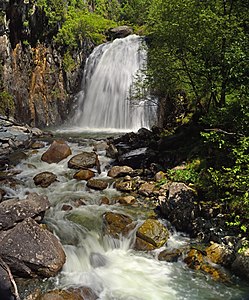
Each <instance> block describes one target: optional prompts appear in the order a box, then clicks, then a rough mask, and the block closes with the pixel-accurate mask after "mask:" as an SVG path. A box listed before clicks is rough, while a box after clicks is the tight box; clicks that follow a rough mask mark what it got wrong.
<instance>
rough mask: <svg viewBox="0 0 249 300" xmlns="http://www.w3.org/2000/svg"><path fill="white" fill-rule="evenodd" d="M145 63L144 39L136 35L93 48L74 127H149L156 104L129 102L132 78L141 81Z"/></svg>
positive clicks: (145, 101) (87, 63)
mask: <svg viewBox="0 0 249 300" xmlns="http://www.w3.org/2000/svg"><path fill="white" fill-rule="evenodd" d="M146 60H147V51H146V46H145V43H144V40H143V38H141V37H139V36H137V35H130V36H128V37H126V38H123V39H116V40H114V41H113V42H110V43H106V44H102V45H100V46H98V47H96V48H95V49H94V51H93V52H92V54H91V55H90V56H89V58H88V60H87V62H86V66H85V70H84V78H83V83H82V91H81V92H80V93H79V96H78V109H77V112H76V114H75V117H74V124H75V126H77V127H80V128H81V129H83V130H88V129H90V130H97V131H103V130H104V131H118V130H120V131H130V130H133V131H137V130H138V129H139V128H141V127H146V128H149V127H150V126H151V122H152V120H153V119H155V114H156V105H151V101H148V100H145V99H144V100H139V101H133V103H131V100H130V95H131V94H132V93H133V91H132V86H133V84H134V80H135V77H138V76H140V80H142V79H141V78H142V75H141V70H142V69H144V68H145V67H146ZM139 73H140V74H139ZM134 102H136V103H134Z"/></svg>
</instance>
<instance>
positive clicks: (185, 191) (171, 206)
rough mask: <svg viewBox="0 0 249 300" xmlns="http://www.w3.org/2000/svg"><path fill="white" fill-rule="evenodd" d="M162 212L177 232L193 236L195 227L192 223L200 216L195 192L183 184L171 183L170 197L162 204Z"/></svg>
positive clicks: (163, 200)
mask: <svg viewBox="0 0 249 300" xmlns="http://www.w3.org/2000/svg"><path fill="white" fill-rule="evenodd" d="M160 211H161V213H162V214H163V215H164V216H165V218H166V219H167V220H169V221H170V222H171V223H172V225H173V226H175V227H176V229H177V230H179V231H184V232H188V233H190V234H191V233H192V230H193V226H194V225H193V224H192V222H193V221H194V220H195V218H196V217H197V216H199V206H198V205H197V204H196V192H195V190H193V189H192V188H190V187H188V186H187V185H186V184H184V183H181V182H173V183H171V184H170V185H169V191H168V197H165V198H164V199H162V201H161V203H160ZM183 212H184V213H183Z"/></svg>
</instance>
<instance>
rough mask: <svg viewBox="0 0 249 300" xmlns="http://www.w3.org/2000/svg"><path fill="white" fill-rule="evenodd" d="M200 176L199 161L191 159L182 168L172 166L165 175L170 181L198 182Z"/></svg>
mask: <svg viewBox="0 0 249 300" xmlns="http://www.w3.org/2000/svg"><path fill="white" fill-rule="evenodd" d="M199 176H200V161H199V160H193V161H192V162H190V163H188V164H187V165H186V166H183V168H174V169H169V170H168V171H167V177H168V178H169V179H170V180H172V181H179V182H185V183H192V184H196V183H198V180H199Z"/></svg>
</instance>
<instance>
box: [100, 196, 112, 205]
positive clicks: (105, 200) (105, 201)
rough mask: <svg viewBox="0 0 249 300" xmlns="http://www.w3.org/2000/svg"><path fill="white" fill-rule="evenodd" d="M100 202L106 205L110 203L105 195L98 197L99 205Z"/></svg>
mask: <svg viewBox="0 0 249 300" xmlns="http://www.w3.org/2000/svg"><path fill="white" fill-rule="evenodd" d="M101 204H106V205H108V204H110V200H109V199H108V198H107V197H102V198H101V199H100V205H101Z"/></svg>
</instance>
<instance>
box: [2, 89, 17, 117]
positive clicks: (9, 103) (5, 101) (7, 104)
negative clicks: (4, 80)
mask: <svg viewBox="0 0 249 300" xmlns="http://www.w3.org/2000/svg"><path fill="white" fill-rule="evenodd" d="M14 109H15V103H14V99H13V97H12V96H11V95H10V93H8V92H7V91H5V90H3V91H1V92H0V114H2V115H5V114H6V111H7V110H8V111H9V115H10V116H12V115H13V114H14Z"/></svg>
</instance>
